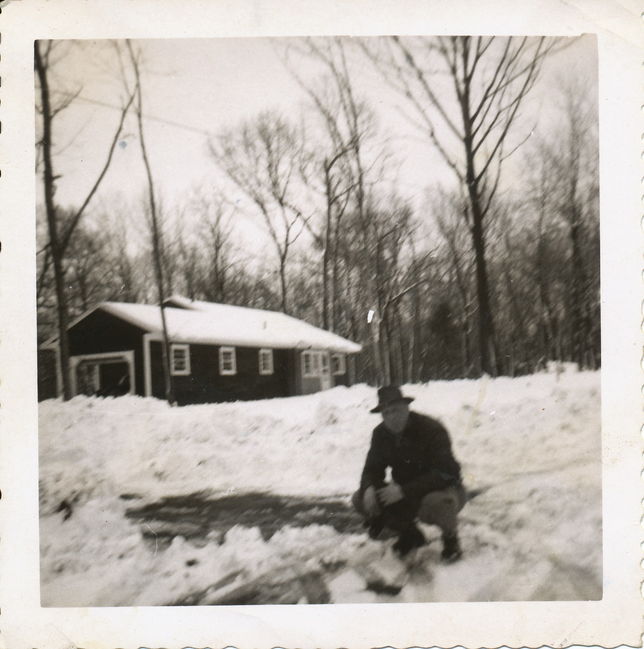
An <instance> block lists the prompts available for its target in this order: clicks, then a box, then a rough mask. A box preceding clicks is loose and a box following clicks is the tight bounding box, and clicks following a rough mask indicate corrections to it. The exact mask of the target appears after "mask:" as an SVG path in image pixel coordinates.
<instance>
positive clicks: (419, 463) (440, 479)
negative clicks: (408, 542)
mask: <svg viewBox="0 0 644 649" xmlns="http://www.w3.org/2000/svg"><path fill="white" fill-rule="evenodd" d="M387 467H391V477H392V478H393V480H394V482H396V483H397V484H399V485H400V487H401V488H402V490H403V493H404V495H405V498H406V499H408V500H411V501H418V500H420V499H421V498H422V497H423V496H424V495H426V494H428V493H429V492H430V491H436V490H438V489H445V488H446V487H449V486H453V485H459V484H460V483H461V467H460V465H459V463H458V462H457V461H456V459H455V458H454V455H453V454H452V445H451V442H450V439H449V434H448V433H447V430H445V427H444V426H443V425H442V424H441V423H440V422H438V421H436V420H435V419H432V418H431V417H427V416H426V415H421V414H418V413H416V412H410V413H409V421H408V422H407V425H406V426H405V430H403V432H402V434H401V435H396V434H394V433H392V432H391V431H389V430H388V429H387V428H386V427H385V425H384V423H381V424H380V425H378V426H376V428H374V430H373V435H372V437H371V447H370V448H369V452H368V454H367V459H366V462H365V465H364V469H363V471H362V478H361V480H360V492H361V493H364V490H365V489H366V488H367V487H369V486H374V487H376V488H378V487H381V486H383V485H384V484H385V473H386V469H387Z"/></svg>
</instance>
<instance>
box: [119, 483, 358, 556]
mask: <svg viewBox="0 0 644 649" xmlns="http://www.w3.org/2000/svg"><path fill="white" fill-rule="evenodd" d="M122 497H125V498H127V496H122ZM126 515H127V516H128V518H130V519H132V520H135V521H137V522H139V523H140V524H141V531H142V534H143V537H144V538H145V539H146V541H148V542H151V543H156V544H159V545H161V546H163V545H165V544H169V543H170V542H171V541H172V539H173V538H174V537H175V536H182V537H184V538H185V539H190V540H191V541H192V542H195V541H198V540H199V539H203V540H204V541H205V539H206V537H207V536H209V538H212V536H213V533H214V534H215V535H217V536H218V537H219V539H220V541H223V537H224V535H225V534H226V532H227V531H228V530H229V529H230V528H231V527H233V526H234V525H241V526H244V527H258V528H259V529H260V531H261V534H262V538H263V539H264V540H265V541H268V540H269V539H270V538H271V537H272V536H273V534H275V532H277V531H278V530H280V529H282V528H284V527H286V526H290V527H307V526H308V525H316V524H317V525H331V526H332V527H333V528H335V529H336V530H337V531H338V532H340V533H359V532H361V531H364V528H363V526H362V522H361V519H360V517H359V516H358V514H356V513H355V512H354V511H353V510H352V508H351V506H350V505H349V503H348V502H346V501H345V500H340V499H312V498H303V497H289V496H277V495H274V494H269V493H260V492H251V493H244V494H231V495H226V496H222V497H219V498H213V497H211V496H208V495H207V494H203V493H195V494H190V495H188V496H178V497H168V498H163V499H162V500H159V501H157V502H154V503H148V504H146V505H144V506H141V507H130V508H129V509H128V510H127V512H126Z"/></svg>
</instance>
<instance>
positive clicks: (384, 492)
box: [378, 482, 405, 505]
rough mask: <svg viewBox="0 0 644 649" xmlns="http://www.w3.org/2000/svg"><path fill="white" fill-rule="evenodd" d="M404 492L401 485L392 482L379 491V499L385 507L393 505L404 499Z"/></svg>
mask: <svg viewBox="0 0 644 649" xmlns="http://www.w3.org/2000/svg"><path fill="white" fill-rule="evenodd" d="M404 496H405V494H403V490H402V489H401V488H400V485H398V484H396V483H395V482H392V483H391V484H388V485H387V486H386V487H383V488H382V489H378V498H379V500H380V502H381V503H383V504H384V505H393V504H394V503H397V502H398V501H399V500H402V499H403V498H404Z"/></svg>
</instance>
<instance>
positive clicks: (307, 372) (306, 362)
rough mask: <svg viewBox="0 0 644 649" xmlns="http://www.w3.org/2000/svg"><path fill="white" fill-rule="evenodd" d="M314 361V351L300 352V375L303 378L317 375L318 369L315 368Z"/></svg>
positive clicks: (315, 356) (315, 357)
mask: <svg viewBox="0 0 644 649" xmlns="http://www.w3.org/2000/svg"><path fill="white" fill-rule="evenodd" d="M315 361H317V354H316V353H315V352H302V376H303V377H304V378H310V377H312V376H317V375H318V371H319V370H316V368H315ZM318 368H319V365H318Z"/></svg>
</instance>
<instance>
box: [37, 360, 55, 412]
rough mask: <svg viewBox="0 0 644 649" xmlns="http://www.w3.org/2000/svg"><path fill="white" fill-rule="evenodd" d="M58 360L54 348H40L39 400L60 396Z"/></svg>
mask: <svg viewBox="0 0 644 649" xmlns="http://www.w3.org/2000/svg"><path fill="white" fill-rule="evenodd" d="M56 362H57V360H56V351H55V350H54V349H39V350H38V401H44V400H45V399H54V398H56V397H57V396H58V390H57V383H58V378H57V371H58V370H57V368H56Z"/></svg>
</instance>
